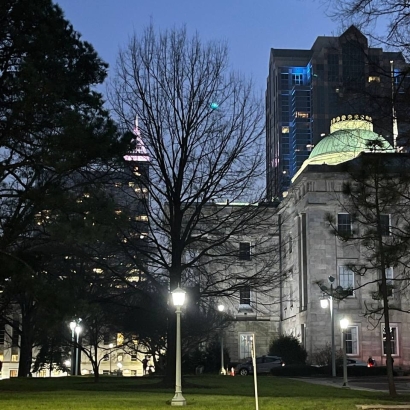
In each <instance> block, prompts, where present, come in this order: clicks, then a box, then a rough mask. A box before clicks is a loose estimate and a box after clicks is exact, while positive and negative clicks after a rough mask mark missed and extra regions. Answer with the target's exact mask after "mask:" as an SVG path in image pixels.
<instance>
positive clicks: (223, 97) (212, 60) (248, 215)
mask: <svg viewBox="0 0 410 410" xmlns="http://www.w3.org/2000/svg"><path fill="white" fill-rule="evenodd" d="M109 100H110V103H111V105H112V108H113V110H114V111H115V113H116V114H117V116H118V119H119V122H120V123H122V124H124V125H126V126H127V128H128V129H132V127H133V122H134V118H135V117H138V120H139V130H137V131H138V136H137V140H136V143H137V147H136V152H140V153H141V152H142V151H144V150H146V152H145V151H144V152H145V154H146V156H147V157H149V177H147V178H142V177H140V176H139V175H138V174H139V172H138V169H136V170H135V173H134V176H135V189H136V190H138V192H145V196H144V195H143V198H142V202H143V203H144V207H145V209H144V212H145V215H146V216H147V218H148V221H149V223H148V225H147V229H148V230H149V233H148V235H147V237H146V241H147V244H148V245H147V247H146V248H145V255H144V261H145V263H146V264H147V265H146V266H147V268H146V271H145V280H150V281H151V282H152V284H153V286H155V287H158V289H164V288H165V290H166V291H168V290H173V289H175V288H176V287H177V285H178V284H181V286H185V287H190V286H194V285H196V284H199V285H200V286H199V289H200V291H199V298H202V300H203V299H204V297H209V296H221V295H232V294H233V293H235V292H237V291H238V290H239V289H240V288H241V287H243V286H245V285H250V286H252V287H253V288H255V287H259V288H267V287H269V288H272V287H273V286H276V285H277V283H275V278H277V275H275V271H274V269H275V264H274V262H273V261H275V262H276V253H275V251H273V249H272V247H270V248H269V246H268V244H269V243H272V240H271V239H272V236H271V235H270V234H268V232H269V230H270V229H269V226H270V225H269V222H268V221H269V220H270V218H271V217H272V208H269V207H267V206H257V205H258V203H259V202H260V201H261V200H262V198H263V197H264V192H263V191H264V189H263V187H262V181H264V161H263V158H264V144H263V141H264V139H263V133H264V125H263V124H264V121H263V119H264V107H263V104H262V98H261V97H258V96H255V94H254V93H253V86H252V82H250V81H246V80H245V79H243V78H242V77H241V76H240V75H238V74H235V73H232V72H229V64H228V51H227V47H226V46H225V45H224V44H221V43H216V42H210V43H206V44H205V43H202V42H201V40H200V39H199V37H198V35H195V36H193V37H192V38H190V37H189V36H188V34H187V32H186V30H185V29H174V30H171V31H166V32H164V33H159V34H158V33H156V32H155V30H154V28H153V26H150V27H148V28H147V29H146V30H145V31H144V33H143V35H142V37H141V38H138V37H137V36H136V35H134V36H133V37H132V38H131V39H130V41H129V44H128V46H127V47H126V48H124V49H122V50H121V51H120V54H119V57H118V62H117V66H116V75H115V79H114V80H113V81H112V83H111V87H110V89H109ZM139 132H140V134H139ZM238 201H241V202H242V206H233V205H232V203H233V202H238ZM245 203H246V205H245ZM255 229H258V231H259V232H261V231H262V229H265V230H264V232H263V233H264V234H265V235H263V236H261V238H263V239H260V240H259V243H258V246H253V247H252V258H253V260H254V261H257V260H258V257H259V256H260V260H261V263H260V264H256V263H255V264H253V266H254V268H253V270H252V273H251V274H249V273H247V271H246V269H245V266H246V263H245V264H244V263H242V265H243V266H242V271H239V272H238V270H237V269H230V267H231V264H232V261H233V259H232V258H233V257H236V259H238V254H239V242H241V240H243V238H245V237H246V236H247V235H248V234H249V233H250V232H253V231H255ZM268 248H269V249H268ZM258 252H260V254H258ZM262 260H263V262H262ZM135 263H138V261H136V260H135ZM255 266H257V267H255ZM174 316H175V315H174V314H172V315H170V321H171V323H173V326H171V327H170V329H169V334H168V336H169V337H168V358H167V364H168V366H167V379H168V380H169V381H171V380H172V379H173V377H174V374H173V371H174V368H175V367H174V364H175V357H174V354H175V349H174V343H175V342H174V340H175V338H174V333H173V332H174V331H175V330H174V325H175V323H174V322H175V320H174Z"/></svg>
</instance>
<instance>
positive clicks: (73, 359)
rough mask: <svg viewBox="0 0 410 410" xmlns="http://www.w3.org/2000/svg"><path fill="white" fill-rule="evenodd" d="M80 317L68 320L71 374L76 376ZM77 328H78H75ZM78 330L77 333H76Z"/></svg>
mask: <svg viewBox="0 0 410 410" xmlns="http://www.w3.org/2000/svg"><path fill="white" fill-rule="evenodd" d="M81 320H82V319H81V318H78V319H74V320H72V321H71V322H70V329H71V346H72V347H71V372H70V373H71V375H72V376H76V375H78V374H79V373H78V360H79V356H80V355H79V349H78V337H79V336H78V334H79V332H81V326H80V323H81ZM77 328H79V330H77ZM77 332H78V333H77ZM76 334H77V348H76V340H75V335H76Z"/></svg>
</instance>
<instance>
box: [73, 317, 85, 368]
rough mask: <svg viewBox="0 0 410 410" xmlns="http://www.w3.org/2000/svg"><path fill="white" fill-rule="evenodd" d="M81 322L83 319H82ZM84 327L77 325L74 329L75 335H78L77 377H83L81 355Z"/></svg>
mask: <svg viewBox="0 0 410 410" xmlns="http://www.w3.org/2000/svg"><path fill="white" fill-rule="evenodd" d="M80 320H81V319H80ZM82 330H83V329H82V327H81V326H80V325H79V324H77V325H76V327H75V328H74V331H75V334H76V335H77V353H76V355H75V356H76V366H75V367H76V375H77V376H78V375H81V353H80V333H81V331H82Z"/></svg>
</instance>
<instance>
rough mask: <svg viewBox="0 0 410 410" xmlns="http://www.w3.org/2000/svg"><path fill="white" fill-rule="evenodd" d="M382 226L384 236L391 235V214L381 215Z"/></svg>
mask: <svg viewBox="0 0 410 410" xmlns="http://www.w3.org/2000/svg"><path fill="white" fill-rule="evenodd" d="M380 228H381V231H382V235H383V236H389V235H390V215H380Z"/></svg>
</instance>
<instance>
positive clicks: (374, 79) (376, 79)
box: [369, 75, 380, 83]
mask: <svg viewBox="0 0 410 410" xmlns="http://www.w3.org/2000/svg"><path fill="white" fill-rule="evenodd" d="M369 83H380V77H379V76H378V75H370V76H369Z"/></svg>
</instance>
